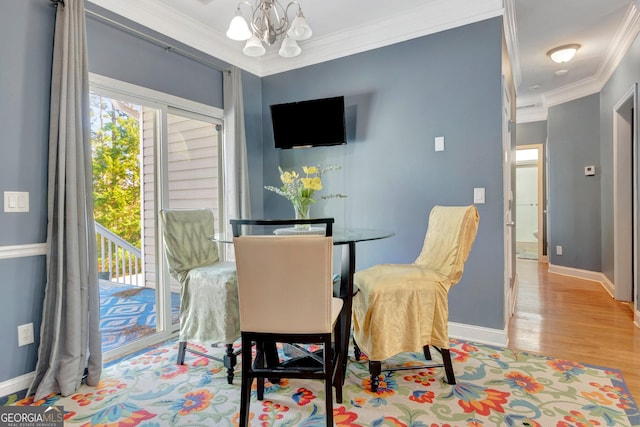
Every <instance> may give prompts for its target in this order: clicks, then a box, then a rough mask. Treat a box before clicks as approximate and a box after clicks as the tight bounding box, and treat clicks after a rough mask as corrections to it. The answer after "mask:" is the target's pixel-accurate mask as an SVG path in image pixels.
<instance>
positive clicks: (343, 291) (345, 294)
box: [212, 227, 395, 372]
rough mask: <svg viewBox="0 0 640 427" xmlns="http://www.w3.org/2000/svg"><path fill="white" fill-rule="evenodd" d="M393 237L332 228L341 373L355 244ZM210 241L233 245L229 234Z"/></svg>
mask: <svg viewBox="0 0 640 427" xmlns="http://www.w3.org/2000/svg"><path fill="white" fill-rule="evenodd" d="M280 230H283V229H280ZM285 234H286V233H285ZM394 235H395V233H394V232H392V231H389V230H380V229H370V228H355V227H345V228H342V227H334V228H333V234H332V237H333V244H334V246H341V248H342V261H341V271H340V286H339V288H335V287H334V296H336V297H340V298H342V300H343V310H342V313H341V315H340V318H339V323H340V331H341V334H340V336H341V338H342V342H341V343H340V345H339V347H338V348H339V351H341V352H342V361H343V372H346V369H347V358H348V354H349V340H350V337H351V307H352V300H353V275H354V273H355V268H356V243H358V242H367V241H372V240H380V239H386V238H389V237H393V236H394ZM212 239H213V240H215V241H218V242H221V243H233V234H232V233H231V232H227V233H216V234H215V235H214V236H212Z"/></svg>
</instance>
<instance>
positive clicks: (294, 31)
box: [227, 0, 312, 58]
mask: <svg viewBox="0 0 640 427" xmlns="http://www.w3.org/2000/svg"><path fill="white" fill-rule="evenodd" d="M243 5H244V6H246V7H248V8H249V11H250V12H251V13H250V16H251V19H250V20H249V23H247V20H246V19H245V18H244V16H242V11H241V10H240V7H241V6H243ZM292 6H295V7H297V8H298V10H297V12H296V16H295V18H294V19H293V21H291V22H289V17H288V14H289V8H290V7H292ZM311 34H312V33H311V28H310V27H309V25H308V24H307V20H306V19H305V17H304V15H303V14H302V8H301V7H300V5H299V4H298V2H297V1H292V2H289V4H288V5H287V7H283V6H282V5H281V4H280V2H279V1H278V0H256V1H255V4H254V5H253V6H252V5H251V4H250V3H249V2H248V1H242V2H240V3H239V4H238V8H237V9H236V15H235V16H234V17H233V19H232V20H231V23H229V29H228V30H227V37H229V38H230V39H231V40H239V41H246V42H247V43H246V44H245V46H244V49H243V50H242V52H244V54H245V55H248V56H262V55H264V54H265V53H266V51H267V49H266V48H265V46H264V45H265V44H266V45H267V46H271V45H273V44H274V43H275V42H276V41H278V40H279V39H282V43H281V45H280V50H279V51H278V53H279V54H280V56H283V57H285V58H291V57H294V56H298V55H300V52H302V49H300V46H298V43H297V42H298V41H301V40H307V39H308V38H309V37H311Z"/></svg>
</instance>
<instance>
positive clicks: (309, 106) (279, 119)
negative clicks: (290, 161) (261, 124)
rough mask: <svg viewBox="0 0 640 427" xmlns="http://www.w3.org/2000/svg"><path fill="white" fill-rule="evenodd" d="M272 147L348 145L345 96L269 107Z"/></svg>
mask: <svg viewBox="0 0 640 427" xmlns="http://www.w3.org/2000/svg"><path fill="white" fill-rule="evenodd" d="M271 124H272V125H273V140H274V143H275V148H295V147H318V146H328V145H340V144H346V143H347V136H346V129H345V119H344V96H336V97H333V98H322V99H313V100H308V101H299V102H290V103H286V104H274V105H271Z"/></svg>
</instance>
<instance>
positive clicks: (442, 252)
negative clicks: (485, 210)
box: [414, 205, 480, 285]
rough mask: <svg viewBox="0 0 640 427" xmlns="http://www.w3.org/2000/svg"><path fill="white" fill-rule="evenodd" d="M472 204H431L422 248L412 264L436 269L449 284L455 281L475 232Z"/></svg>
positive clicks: (475, 221)
mask: <svg viewBox="0 0 640 427" xmlns="http://www.w3.org/2000/svg"><path fill="white" fill-rule="evenodd" d="M479 221H480V216H479V214H478V210H477V209H476V207H475V206H473V205H470V206H434V207H433V209H431V213H430V214H429V225H428V227H427V234H426V236H425V239H424V245H423V247H422V251H421V252H420V255H419V256H418V258H416V260H415V261H414V263H415V264H419V265H422V266H424V267H426V268H428V269H430V270H434V271H437V272H438V273H440V274H441V275H442V276H444V277H447V278H448V279H449V282H450V283H451V285H453V284H455V283H458V281H459V280H460V278H461V277H462V272H463V271H464V263H465V262H466V260H467V257H468V256H469V252H471V247H472V246H473V242H474V241H475V238H476V234H477V232H478V222H479Z"/></svg>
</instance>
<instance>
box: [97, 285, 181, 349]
mask: <svg viewBox="0 0 640 427" xmlns="http://www.w3.org/2000/svg"><path fill="white" fill-rule="evenodd" d="M155 292H156V291H155V289H151V288H144V287H139V286H130V285H122V284H116V283H112V282H109V281H106V280H100V330H101V331H102V351H103V352H106V351H109V350H113V349H115V348H118V347H122V346H123V345H124V344H127V343H129V342H131V341H135V340H136V339H138V338H141V337H143V336H145V335H150V334H152V333H154V332H155V330H156V294H155ZM171 307H172V309H171V310H172V313H171V315H172V318H173V321H174V322H177V321H178V311H179V307H180V295H178V294H177V293H172V294H171Z"/></svg>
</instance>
